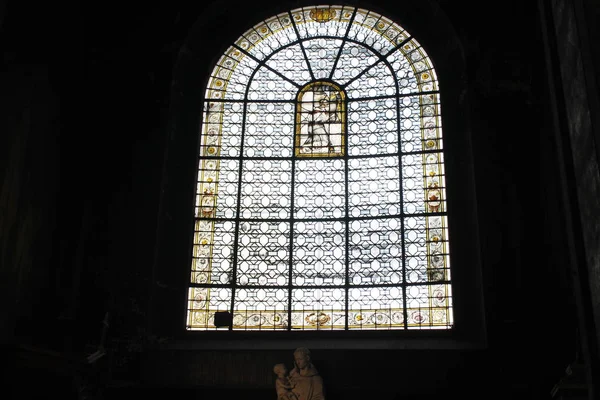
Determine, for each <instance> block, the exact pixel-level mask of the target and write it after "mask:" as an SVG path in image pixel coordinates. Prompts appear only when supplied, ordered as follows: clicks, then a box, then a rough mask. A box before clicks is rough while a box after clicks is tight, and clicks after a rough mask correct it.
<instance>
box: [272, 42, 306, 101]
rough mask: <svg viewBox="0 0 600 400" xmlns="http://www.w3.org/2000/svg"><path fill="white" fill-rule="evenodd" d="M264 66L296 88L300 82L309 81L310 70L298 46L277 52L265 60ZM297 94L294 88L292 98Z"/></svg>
mask: <svg viewBox="0 0 600 400" xmlns="http://www.w3.org/2000/svg"><path fill="white" fill-rule="evenodd" d="M266 65H267V66H269V68H271V69H272V70H273V71H277V72H279V73H280V74H281V75H283V76H284V77H285V78H286V79H288V80H289V81H290V82H292V83H294V84H296V85H298V86H300V85H301V84H302V82H306V81H308V80H310V70H309V69H308V64H307V63H306V59H305V58H304V54H303V53H302V48H301V47H300V45H293V46H289V47H286V48H284V49H282V50H279V51H278V52H276V53H274V54H273V55H272V56H271V57H270V58H269V59H268V60H267V63H266ZM297 92H298V88H296V90H295V92H294V96H295V95H296V94H297Z"/></svg>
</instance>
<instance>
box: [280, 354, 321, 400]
mask: <svg viewBox="0 0 600 400" xmlns="http://www.w3.org/2000/svg"><path fill="white" fill-rule="evenodd" d="M289 380H290V382H291V386H292V387H291V389H290V390H291V391H292V393H294V394H295V395H296V398H297V400H325V394H324V386H323V379H322V378H321V376H320V375H319V372H318V371H317V369H316V368H315V366H314V365H313V364H312V362H311V360H310V351H309V350H308V349H307V348H306V347H299V348H297V349H296V350H295V351H294V368H293V369H292V371H291V372H290V375H289Z"/></svg>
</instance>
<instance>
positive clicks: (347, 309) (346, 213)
mask: <svg viewBox="0 0 600 400" xmlns="http://www.w3.org/2000/svg"><path fill="white" fill-rule="evenodd" d="M345 99H346V104H345V106H346V107H345V109H344V110H345V112H346V118H344V122H345V124H346V126H345V127H344V128H345V129H344V135H345V136H346V137H345V140H344V180H345V182H344V196H345V201H344V225H345V228H346V231H345V251H344V253H345V257H344V258H345V260H344V261H345V270H346V272H345V278H346V279H345V280H344V291H345V294H346V297H345V299H344V302H345V307H344V308H345V313H344V315H345V316H344V329H345V330H348V314H349V313H350V300H349V299H350V265H349V264H350V256H349V248H350V245H349V243H350V242H349V240H350V207H349V205H348V199H349V195H348V191H349V190H348V173H349V166H348V162H349V160H350V159H349V157H348V141H349V140H348V109H349V107H348V100H347V99H348V97H345Z"/></svg>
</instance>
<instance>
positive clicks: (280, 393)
mask: <svg viewBox="0 0 600 400" xmlns="http://www.w3.org/2000/svg"><path fill="white" fill-rule="evenodd" d="M273 372H275V375H277V378H275V391H276V392H277V400H298V397H297V396H296V395H295V394H294V392H292V389H293V388H294V384H293V383H292V382H291V381H290V377H289V376H288V370H287V368H286V366H285V364H276V365H275V366H274V367H273Z"/></svg>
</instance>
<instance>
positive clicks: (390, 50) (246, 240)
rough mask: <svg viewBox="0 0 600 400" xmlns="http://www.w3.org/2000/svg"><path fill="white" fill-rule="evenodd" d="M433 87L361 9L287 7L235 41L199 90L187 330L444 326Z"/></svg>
mask: <svg viewBox="0 0 600 400" xmlns="http://www.w3.org/2000/svg"><path fill="white" fill-rule="evenodd" d="M439 96H440V95H439V87H438V82H437V78H436V73H435V70H434V68H433V64H432V62H431V60H430V59H429V58H428V56H427V54H426V52H425V50H424V49H423V48H422V47H421V45H420V44H419V43H418V42H417V41H416V40H415V39H414V38H413V37H412V36H411V35H410V34H409V33H408V32H406V31H405V30H404V29H403V28H402V27H400V26H399V25H398V24H396V23H394V22H393V21H391V20H389V19H387V18H386V17H384V16H382V15H379V14H377V13H374V12H371V11H368V10H364V9H357V8H353V7H349V6H330V7H329V6H328V7H323V6H315V7H307V8H300V9H295V10H292V11H290V12H287V13H283V14H280V15H276V16H274V17H272V18H269V19H267V20H265V21H263V22H261V23H260V24H258V25H256V26H255V27H253V28H252V29H250V30H248V31H247V32H246V33H244V34H243V35H242V36H241V37H240V38H239V39H238V40H237V41H236V42H235V43H234V44H232V45H231V47H229V48H228V49H227V51H226V52H225V53H224V54H223V55H222V57H221V58H220V60H219V61H218V62H217V63H216V65H215V67H214V69H213V72H212V75H211V77H210V79H209V82H208V87H207V90H206V94H205V105H204V110H203V118H202V125H201V132H200V149H199V164H198V166H199V170H198V183H197V195H196V207H195V215H194V218H195V231H194V236H193V254H192V265H191V276H190V278H191V279H190V287H189V295H188V303H187V308H188V312H187V321H186V324H187V329H189V330H220V329H227V330H242V331H244V330H246V331H247V330H265V331H273V330H279V331H292V330H294V331H295V330H392V329H396V330H406V329H450V328H452V326H453V312H452V295H451V280H450V255H449V252H448V249H449V245H448V224H447V210H446V201H445V178H444V176H445V173H444V154H443V146H442V127H441V114H440V103H439ZM215 315H217V316H218V317H220V316H223V315H225V316H228V318H225V321H227V323H225V324H222V323H220V322H219V321H216V324H217V325H218V326H216V325H215ZM217 319H220V318H217Z"/></svg>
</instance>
